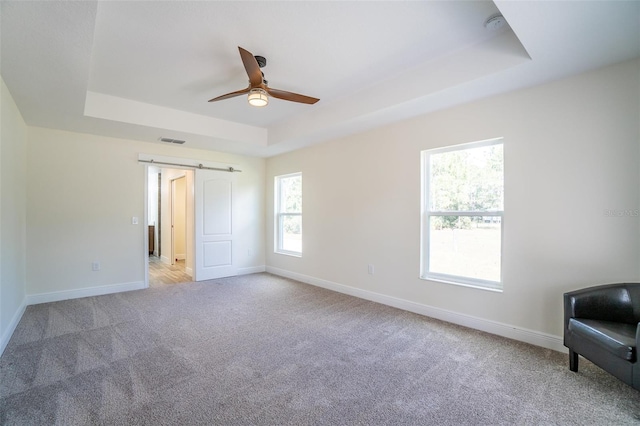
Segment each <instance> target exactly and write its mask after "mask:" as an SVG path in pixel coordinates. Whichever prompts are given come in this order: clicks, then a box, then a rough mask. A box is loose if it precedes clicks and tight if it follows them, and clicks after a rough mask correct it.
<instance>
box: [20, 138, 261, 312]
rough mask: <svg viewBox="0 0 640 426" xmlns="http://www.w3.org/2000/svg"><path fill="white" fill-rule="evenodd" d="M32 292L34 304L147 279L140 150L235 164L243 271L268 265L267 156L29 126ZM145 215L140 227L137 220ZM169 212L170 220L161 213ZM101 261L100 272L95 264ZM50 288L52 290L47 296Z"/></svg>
mask: <svg viewBox="0 0 640 426" xmlns="http://www.w3.org/2000/svg"><path fill="white" fill-rule="evenodd" d="M28 140H29V144H28V152H27V163H28V170H29V173H28V179H27V193H28V197H27V254H28V258H29V268H28V271H27V294H28V295H30V296H29V301H30V302H31V303H34V302H38V301H44V300H54V299H60V298H65V297H67V296H68V297H74V296H76V297H77V295H79V294H81V293H83V291H84V290H81V289H88V290H86V291H84V293H83V294H95V293H97V292H100V291H103V290H104V291H108V290H116V289H126V288H131V287H132V286H134V287H135V286H136V285H139V284H140V283H141V282H143V281H144V270H145V260H144V258H145V253H144V238H145V232H147V230H146V229H144V221H143V220H142V218H144V217H145V216H144V190H145V166H144V165H142V164H139V163H138V161H137V158H138V154H139V153H147V154H158V155H164V156H174V157H183V158H194V159H202V160H207V161H215V162H221V163H230V164H235V165H237V167H238V168H240V169H241V170H242V171H243V172H242V173H239V174H238V194H239V196H238V206H237V207H238V210H239V211H241V212H242V214H240V215H239V218H238V220H239V221H240V229H241V230H242V232H241V235H240V237H239V239H238V241H237V242H238V244H239V245H240V252H241V253H247V251H248V250H251V252H252V253H253V256H251V257H249V256H247V257H243V258H241V259H239V266H240V268H241V270H242V269H243V268H259V267H264V216H265V215H264V193H263V191H264V167H265V160H264V159H261V158H251V157H242V156H237V155H230V154H222V153H216V152H212V151H203V150H195V149H189V148H187V147H185V146H180V147H177V146H169V145H163V144H160V143H144V142H137V141H130V140H122V139H114V138H107V137H100V136H92V135H86V134H79V133H72V132H66V131H58V130H50V129H43V128H35V127H30V128H29V129H28ZM133 216H137V217H139V218H141V220H140V223H139V224H138V225H132V224H131V218H132V217H133ZM163 217H166V216H164V215H163ZM94 260H97V261H100V262H101V270H100V271H99V272H92V271H91V262H92V261H94ZM47 293H52V294H47Z"/></svg>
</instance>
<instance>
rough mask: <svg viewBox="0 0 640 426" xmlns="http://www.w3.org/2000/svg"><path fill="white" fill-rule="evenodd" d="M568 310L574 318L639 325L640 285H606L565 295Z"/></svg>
mask: <svg viewBox="0 0 640 426" xmlns="http://www.w3.org/2000/svg"><path fill="white" fill-rule="evenodd" d="M565 298H568V299H567V300H566V302H565V306H566V307H568V308H569V309H570V311H571V312H570V313H569V315H570V316H571V317H574V318H585V319H595V320H602V321H613V322H622V323H627V324H638V323H639V322H640V283H621V284H607V285H601V286H596V287H589V288H584V289H581V290H576V291H572V292H569V293H566V294H565Z"/></svg>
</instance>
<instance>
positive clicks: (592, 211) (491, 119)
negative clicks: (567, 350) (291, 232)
mask: <svg viewBox="0 0 640 426" xmlns="http://www.w3.org/2000/svg"><path fill="white" fill-rule="evenodd" d="M639 95H640V62H639V61H638V60H636V61H632V62H627V63H623V64H618V65H615V66H612V67H608V68H605V69H601V70H598V71H595V72H590V73H587V74H583V75H579V76H575V77H572V78H568V79H565V80H562V81H557V82H553V83H549V84H546V85H542V86H538V87H534V88H530V89H526V90H521V91H518V92H514V93H510V94H506V95H501V96H498V97H493V98H489V99H485V100H481V101H477V102H474V103H470V104H466V105H463V106H459V107H456V108H452V109H449V110H446V111H441V112H436V113H432V114H429V115H425V116H421V117H418V118H415V119H411V120H408V121H404V122H401V123H396V124H394V125H389V126H385V127H383V128H379V129H376V130H375V131H370V132H367V133H362V134H357V135H353V136H350V137H345V138H343V139H339V140H334V141H331V142H328V143H325V144H320V145H316V146H313V147H309V148H306V149H303V150H300V151H295V152H292V153H288V154H284V155H280V156H277V157H274V158H270V159H268V161H267V177H266V197H267V198H266V200H267V203H266V206H267V207H266V211H267V216H268V217H267V234H266V235H267V244H266V247H267V265H269V268H268V270H271V271H272V272H276V273H282V274H289V276H295V277H297V278H302V279H306V280H307V281H308V282H313V283H318V284H319V285H325V286H329V287H332V286H333V287H334V288H336V286H347V287H341V288H342V289H343V290H345V289H346V291H347V292H351V293H352V294H365V295H367V294H368V295H372V294H373V293H377V294H381V295H383V296H384V297H383V298H382V299H384V300H386V301H390V300H391V301H392V300H395V301H398V303H397V305H403V306H414V307H415V306H426V307H429V308H430V310H429V309H427V310H426V311H427V312H440V313H441V314H442V315H441V316H442V317H444V318H447V317H448V316H447V315H448V314H449V313H453V314H456V315H457V316H456V315H453V316H451V315H449V317H451V318H454V319H455V318H457V319H459V320H461V321H460V322H461V323H464V322H465V321H463V319H464V318H467V319H468V318H469V316H470V317H472V318H471V321H469V322H468V323H471V324H480V323H484V324H485V325H491V324H494V325H495V327H494V328H492V326H488V327H486V329H488V330H494V331H495V330H496V329H498V328H499V329H502V330H509V329H511V328H513V327H516V328H518V329H520V330H522V331H523V333H528V332H529V331H533V332H534V333H533V334H538V335H540V336H543V337H544V336H547V337H549V338H550V339H551V340H552V341H553V342H552V344H551V345H550V346H553V347H556V348H557V347H558V346H560V347H561V343H560V342H559V340H558V337H559V336H561V334H562V315H563V313H562V294H563V293H564V292H566V291H568V290H572V289H576V288H580V287H585V286H590V285H596V284H604V283H611V282H619V281H640V262H639V253H640V219H639V218H638V217H633V216H622V217H611V216H607V215H606V214H605V210H608V209H609V210H633V209H638V208H640V196H639V193H638V183H639V182H640V175H639V172H638V170H639V168H640V129H639V126H638V119H639V117H640V106H639V102H640V96H639ZM500 136H502V137H504V143H505V146H504V150H505V151H504V152H505V223H504V258H503V266H504V272H503V281H504V292H502V293H495V292H490V291H486V290H479V289H473V288H466V287H461V286H455V285H450V284H443V283H437V282H432V281H426V280H420V279H419V278H418V277H419V271H420V260H419V253H420V151H421V150H425V149H429V148H435V147H441V146H448V145H454V144H460V143H464V142H472V141H478V140H484V139H490V138H495V137H500ZM292 172H302V174H303V206H304V211H303V250H304V253H303V256H302V258H295V257H289V256H284V255H278V254H274V253H273V249H272V247H273V179H274V176H276V175H281V174H285V173H292ZM367 264H373V265H374V266H375V275H368V273H367ZM353 289H355V290H353ZM352 290H353V291H352ZM374 300H375V297H374ZM431 308H433V309H431ZM417 311H421V309H417ZM422 311H425V310H422ZM476 320H479V322H478V321H476ZM474 321H476V322H475V323H474ZM496 324H497V325H496ZM496 327H497V328H496ZM506 334H507V335H508V333H506ZM534 340H535V339H534ZM554 345H555V346H554Z"/></svg>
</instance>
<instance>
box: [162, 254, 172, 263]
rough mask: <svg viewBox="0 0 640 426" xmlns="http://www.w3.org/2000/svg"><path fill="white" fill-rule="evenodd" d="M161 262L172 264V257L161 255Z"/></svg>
mask: <svg viewBox="0 0 640 426" xmlns="http://www.w3.org/2000/svg"><path fill="white" fill-rule="evenodd" d="M160 262H162V263H165V264H167V265H171V259H169V258H168V257H167V256H164V255H162V256H160Z"/></svg>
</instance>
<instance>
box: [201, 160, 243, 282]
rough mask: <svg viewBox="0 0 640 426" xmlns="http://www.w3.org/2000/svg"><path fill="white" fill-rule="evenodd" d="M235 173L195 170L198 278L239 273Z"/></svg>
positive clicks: (211, 277)
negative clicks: (236, 239)
mask: <svg viewBox="0 0 640 426" xmlns="http://www.w3.org/2000/svg"><path fill="white" fill-rule="evenodd" d="M234 183H235V175H234V173H229V172H220V171H214V170H202V169H196V170H195V188H194V191H195V194H194V195H195V197H194V209H195V226H194V228H195V229H194V230H195V245H196V250H195V255H196V256H195V258H196V259H195V265H194V266H195V267H194V274H195V277H194V279H195V281H204V280H211V279H214V278H221V277H229V276H233V275H237V274H238V268H237V263H236V259H235V258H234V255H233V254H234V248H235V247H234V232H233V226H234V223H233V208H234V206H233V204H234V203H233V197H234Z"/></svg>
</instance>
